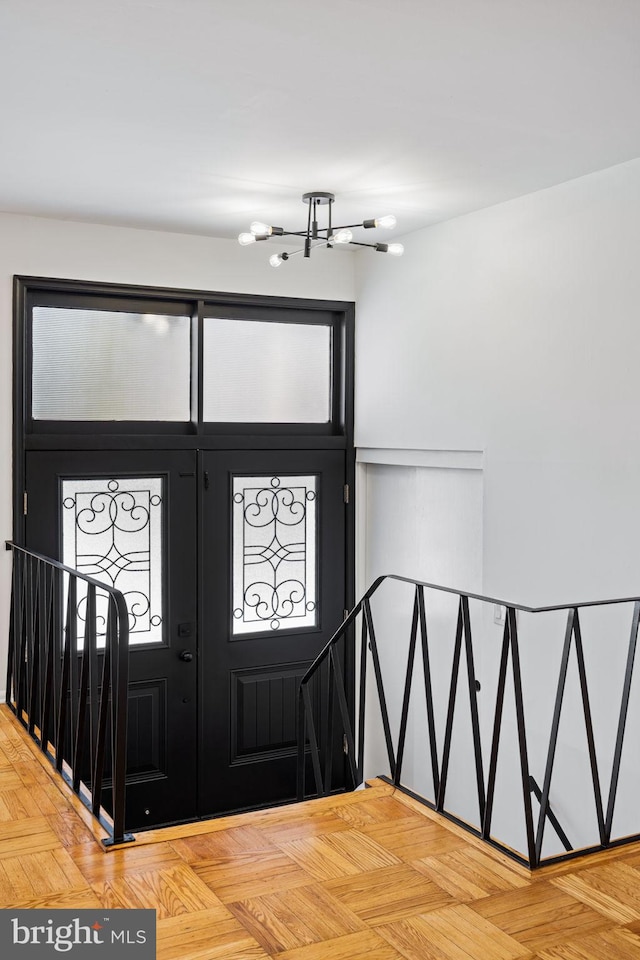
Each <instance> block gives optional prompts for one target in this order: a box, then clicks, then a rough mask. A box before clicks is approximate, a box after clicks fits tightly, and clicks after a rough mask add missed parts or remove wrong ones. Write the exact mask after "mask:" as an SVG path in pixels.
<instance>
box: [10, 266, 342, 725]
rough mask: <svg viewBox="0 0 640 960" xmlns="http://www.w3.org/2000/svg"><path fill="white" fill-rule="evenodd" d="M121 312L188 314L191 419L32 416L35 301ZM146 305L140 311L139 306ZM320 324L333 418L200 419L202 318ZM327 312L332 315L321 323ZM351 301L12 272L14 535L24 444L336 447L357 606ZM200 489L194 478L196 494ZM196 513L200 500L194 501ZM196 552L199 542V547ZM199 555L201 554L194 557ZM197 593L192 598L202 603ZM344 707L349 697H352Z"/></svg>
mask: <svg viewBox="0 0 640 960" xmlns="http://www.w3.org/2000/svg"><path fill="white" fill-rule="evenodd" d="M70 301H74V302H75V303H76V304H77V306H79V307H84V308H85V309H86V308H92V307H93V308H94V309H103V310H106V309H111V310H114V309H116V310H117V309H121V310H127V311H132V310H135V311H137V312H153V311H158V309H159V308H161V309H163V310H166V311H167V313H168V314H178V313H180V315H185V313H184V311H185V310H187V311H188V313H187V314H186V315H190V316H191V318H192V352H193V361H194V365H195V368H196V369H197V371H198V376H197V381H196V383H197V389H193V387H192V393H193V404H192V406H193V412H192V419H191V421H190V422H182V423H158V422H116V423H114V422H102V423H100V422H90V423H89V422H77V421H76V422H70V421H66V422H65V421H34V420H33V418H32V416H31V376H30V375H31V362H32V354H31V315H32V308H33V307H34V306H36V305H44V306H56V305H58V306H66V307H68V306H70ZM145 305H146V306H147V309H146V310H145ZM275 311H278V316H277V319H278V320H283V319H284V320H288V321H290V322H308V323H313V322H316V323H325V324H326V323H327V322H330V324H331V326H332V328H333V354H332V356H333V394H332V417H331V420H330V421H329V422H328V423H327V424H255V423H254V424H211V423H209V424H207V423H204V422H203V420H202V410H203V397H202V377H201V363H202V361H201V356H202V351H201V348H200V347H199V345H200V344H201V343H202V330H203V323H204V320H205V317H206V316H212V315H215V316H221V317H230V318H233V317H240V318H242V319H268V315H269V314H270V315H271V319H276V316H275ZM327 318H329V320H328V319H327ZM354 321H355V305H354V304H353V303H352V302H347V301H325V300H306V299H302V298H286V297H272V296H256V295H248V294H246V295H245V294H240V293H221V292H214V291H202V290H184V289H177V288H157V287H150V286H134V285H123V284H107V283H91V282H85V281H79V280H62V279H54V278H48V277H30V276H15V277H14V338H13V360H14V364H13V369H14V374H13V377H14V379H13V395H14V419H13V464H14V466H13V490H14V498H13V504H14V513H13V518H14V530H13V538H14V541H15V542H16V543H17V544H19V545H25V536H26V534H25V511H26V510H27V504H26V488H25V462H26V453H27V452H28V451H31V450H50V451H61V452H63V451H72V450H81V451H87V452H88V451H90V450H91V449H96V440H98V441H99V446H100V449H101V450H109V449H111V450H113V451H126V450H145V449H147V450H153V449H164V450H176V449H182V450H185V449H187V450H196V451H207V450H211V451H213V450H226V451H232V450H274V451H275V450H278V449H281V450H286V449H289V450H290V449H292V447H295V448H296V449H298V450H304V449H306V450H317V451H321V450H342V451H344V453H345V466H346V469H345V483H346V484H347V486H348V490H349V491H350V495H349V496H345V503H346V506H345V510H346V513H345V543H344V555H345V571H346V577H345V597H346V601H345V608H347V609H351V607H352V606H353V604H354V603H355V498H354V495H353V494H354V485H355V450H354V445H353V403H354V396H353V395H354ZM202 495H203V491H202V485H201V484H198V497H199V498H201V497H202ZM197 509H198V515H199V516H202V503H201V502H200V503H198V507H197ZM200 549H202V548H200ZM200 560H201V557H200V558H199V561H200ZM200 602H201V601H200V598H199V600H198V603H199V604H200ZM345 654H346V656H345V665H344V666H345V677H346V679H347V682H348V684H349V689H353V683H354V676H355V665H354V659H353V650H352V644H347V645H346V651H345ZM349 699H350V703H349V706H350V709H351V708H352V704H353V697H352V696H351V697H350V698H349Z"/></svg>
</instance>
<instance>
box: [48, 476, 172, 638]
mask: <svg viewBox="0 0 640 960" xmlns="http://www.w3.org/2000/svg"><path fill="white" fill-rule="evenodd" d="M162 558H163V480H162V478H161V477H126V478H115V477H111V478H92V479H87V480H63V481H62V562H63V563H64V564H66V565H67V566H68V567H73V568H74V569H76V570H78V571H79V572H80V573H84V574H86V575H87V576H90V577H95V578H96V580H100V581H101V582H102V583H105V584H107V585H108V586H112V587H116V588H117V589H118V590H121V591H122V593H123V594H124V597H125V600H126V602H127V608H128V611H129V630H130V634H129V642H130V643H131V644H139V643H161V642H162V620H163V609H162V607H163V604H162V585H163V584H162V581H163V576H162ZM81 591H82V592H81ZM65 599H66V598H65ZM98 603H99V604H100V603H101V604H103V605H104V606H105V608H106V597H105V596H104V595H103V596H102V597H100V598H99V599H98ZM85 607H86V590H85V589H84V585H83V583H82V581H78V620H79V623H78V637H79V638H81V637H82V636H83V635H84V633H83V631H84V611H85ZM98 614H99V616H100V615H101V614H102V615H103V618H102V620H101V621H99V622H102V625H103V626H104V625H106V609H105V610H104V611H100V610H99V609H98Z"/></svg>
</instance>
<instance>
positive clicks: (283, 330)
mask: <svg viewBox="0 0 640 960" xmlns="http://www.w3.org/2000/svg"><path fill="white" fill-rule="evenodd" d="M203 350H204V362H203V377H204V382H203V397H204V402H203V415H204V419H205V421H208V422H210V423H212V422H217V423H231V422H232V423H328V421H329V420H330V419H331V327H329V326H325V325H322V324H308V323H272V322H265V321H260V320H218V319H211V318H209V319H207V320H205V323H204V347H203Z"/></svg>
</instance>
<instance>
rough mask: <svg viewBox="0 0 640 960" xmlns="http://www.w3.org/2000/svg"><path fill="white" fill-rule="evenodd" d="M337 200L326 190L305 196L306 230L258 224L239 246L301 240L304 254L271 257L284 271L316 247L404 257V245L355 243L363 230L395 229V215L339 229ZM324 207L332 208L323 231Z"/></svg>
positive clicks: (240, 239) (251, 227)
mask: <svg viewBox="0 0 640 960" xmlns="http://www.w3.org/2000/svg"><path fill="white" fill-rule="evenodd" d="M334 200H335V196H334V194H333V193H327V192H326V191H324V190H312V191H311V192H310V193H304V194H303V195H302V202H303V203H306V204H307V208H308V213H307V228H306V230H285V229H284V227H273V226H271V225H270V224H268V223H262V222H261V221H260V220H254V221H253V223H252V224H251V226H250V227H249V229H250V231H251V232H250V233H241V234H240V235H239V237H238V243H240V244H241V245H242V246H243V247H244V246H247V245H248V244H250V243H256V242H257V241H258V240H268V239H269V238H270V237H300V238H301V239H303V240H304V246H303V247H301V249H300V250H295V251H293V253H274V254H273V255H272V256H271V257H269V263H270V264H271V266H272V267H280V266H281V265H282V264H283V263H284V261H285V260H290V259H291V257H295V255H296V254H298V253H302V254H303V255H304V256H305V257H310V256H311V250H312V249H313V248H314V247H320V246H323V247H333V246H334V245H335V244H340V245H343V244H351V245H352V246H356V247H371V248H372V249H373V250H377V251H378V253H390V254H391V255H392V256H394V257H401V256H402V254H403V253H404V247H403V246H402V244H401V243H362V242H361V241H359V240H354V239H353V230H354V229H357V228H358V227H363V228H364V229H365V230H373V229H376V228H382V229H384V230H391V229H393V227H395V225H396V218H395V217H394V216H393V215H392V214H389V215H388V216H385V217H377V218H375V219H373V220H363V221H362V223H345V224H343V225H342V226H339V227H338V226H334V225H333V223H332V208H333V202H334ZM324 206H326V207H327V208H328V210H327V225H326V226H325V227H320V226H319V225H318V208H319V207H324Z"/></svg>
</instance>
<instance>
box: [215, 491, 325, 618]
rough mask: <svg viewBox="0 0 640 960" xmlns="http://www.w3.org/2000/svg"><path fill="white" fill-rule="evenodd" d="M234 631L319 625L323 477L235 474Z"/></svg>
mask: <svg viewBox="0 0 640 960" xmlns="http://www.w3.org/2000/svg"><path fill="white" fill-rule="evenodd" d="M232 500H233V503H232V510H233V587H232V589H233V620H232V623H233V627H232V632H233V634H234V635H239V634H243V633H255V632H260V631H265V630H267V631H271V630H285V629H293V628H295V629H300V628H302V627H314V626H316V625H317V622H318V603H317V577H318V570H317V552H318V551H317V502H318V477H316V476H295V477H292V476H287V477H285V476H280V477H274V476H270V477H234V478H233V490H232Z"/></svg>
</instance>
